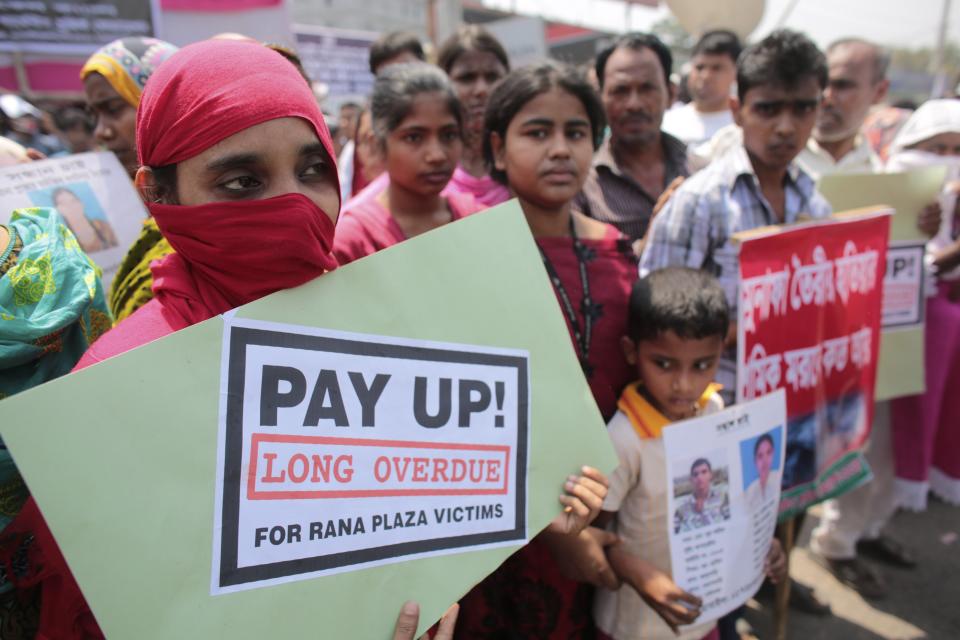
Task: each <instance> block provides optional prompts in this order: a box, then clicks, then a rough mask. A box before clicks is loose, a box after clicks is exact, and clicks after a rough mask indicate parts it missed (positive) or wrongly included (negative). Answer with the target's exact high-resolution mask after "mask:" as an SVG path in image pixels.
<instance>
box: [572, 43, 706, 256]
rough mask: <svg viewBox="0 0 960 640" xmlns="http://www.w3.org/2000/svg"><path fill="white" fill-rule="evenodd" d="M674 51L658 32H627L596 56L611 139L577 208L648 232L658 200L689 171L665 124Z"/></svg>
mask: <svg viewBox="0 0 960 640" xmlns="http://www.w3.org/2000/svg"><path fill="white" fill-rule="evenodd" d="M672 66H673V58H672V56H671V55H670V50H669V49H668V48H667V47H666V45H664V44H663V42H661V41H660V39H659V38H657V37H656V36H654V35H652V34H647V33H628V34H625V35H623V36H620V37H619V38H618V39H617V40H616V41H615V42H614V43H613V44H612V45H610V46H609V47H607V48H606V49H604V50H603V51H601V52H600V53H599V54H598V55H597V61H596V72H597V81H598V82H599V83H600V97H601V99H602V100H603V108H604V110H605V111H606V114H607V121H608V123H609V125H610V138H609V139H608V140H606V141H605V142H604V143H603V146H601V147H600V149H599V150H598V151H597V153H596V155H595V156H594V160H593V166H592V168H591V170H590V174H589V175H588V176H587V181H586V183H584V185H583V190H582V191H581V193H580V194H579V195H578V196H577V197H576V199H574V201H573V209H574V210H575V211H579V212H580V213H583V214H584V215H588V216H590V217H591V218H596V219H597V220H601V221H603V222H607V223H609V224H612V225H614V226H615V227H617V228H618V229H620V231H621V232H623V233H624V234H625V235H627V236H628V237H629V238H630V239H631V240H633V241H638V240H640V238H643V237H644V235H645V234H646V231H647V226H648V224H649V222H650V218H651V215H652V212H653V207H654V204H656V202H657V199H658V198H659V197H660V194H661V193H663V191H664V189H665V187H666V186H667V185H668V184H670V183H671V182H673V180H674V179H675V178H677V177H682V176H687V175H689V171H688V169H687V155H686V146H685V145H684V144H683V143H682V142H680V141H679V140H677V139H676V138H674V137H673V136H671V135H669V134H667V133H664V132H663V131H661V129H660V125H661V123H662V121H663V113H664V111H666V109H667V107H668V106H669V104H670V102H671V96H670V88H669V87H670V70H671V67H672Z"/></svg>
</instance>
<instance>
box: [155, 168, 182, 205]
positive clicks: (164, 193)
mask: <svg viewBox="0 0 960 640" xmlns="http://www.w3.org/2000/svg"><path fill="white" fill-rule="evenodd" d="M150 169H151V171H153V180H154V182H155V183H156V185H157V190H156V193H155V194H154V195H155V197H154V201H155V202H163V203H165V204H180V201H179V198H178V197H177V165H176V164H167V165H164V166H162V167H150Z"/></svg>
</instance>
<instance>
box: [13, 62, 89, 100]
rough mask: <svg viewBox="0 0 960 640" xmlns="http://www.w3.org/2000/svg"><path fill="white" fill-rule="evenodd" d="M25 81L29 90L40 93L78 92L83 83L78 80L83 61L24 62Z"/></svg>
mask: <svg viewBox="0 0 960 640" xmlns="http://www.w3.org/2000/svg"><path fill="white" fill-rule="evenodd" d="M23 66H24V69H26V72H27V82H28V83H29V84H30V90H31V91H36V92H40V93H46V92H51V93H67V92H70V93H80V92H82V91H83V83H82V82H80V69H82V68H83V62H79V61H78V62H54V61H42V62H25V63H24V65H23Z"/></svg>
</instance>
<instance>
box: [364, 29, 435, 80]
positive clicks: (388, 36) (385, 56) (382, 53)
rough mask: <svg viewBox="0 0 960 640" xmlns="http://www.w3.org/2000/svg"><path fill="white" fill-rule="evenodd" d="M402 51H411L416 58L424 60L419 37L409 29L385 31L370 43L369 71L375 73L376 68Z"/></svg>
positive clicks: (424, 56)
mask: <svg viewBox="0 0 960 640" xmlns="http://www.w3.org/2000/svg"><path fill="white" fill-rule="evenodd" d="M404 51H406V52H408V53H412V54H413V55H414V56H416V58H417V59H418V60H426V59H427V56H426V55H424V53H423V45H422V44H420V38H418V37H417V36H416V34H413V33H410V32H409V31H391V32H389V33H385V34H383V35H382V36H380V37H379V38H377V40H376V41H375V42H374V43H373V44H372V45H370V73H372V74H374V75H376V73H377V69H378V68H380V65H382V64H383V63H384V62H386V61H387V60H389V59H390V58H393V57H396V56H398V55H400V54H401V53H403V52H404Z"/></svg>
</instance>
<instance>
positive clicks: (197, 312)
mask: <svg viewBox="0 0 960 640" xmlns="http://www.w3.org/2000/svg"><path fill="white" fill-rule="evenodd" d="M288 117H299V118H303V119H304V120H306V121H307V122H308V123H310V125H312V126H313V129H314V131H315V132H316V134H317V137H318V138H319V140H320V142H321V144H322V145H323V147H324V149H325V150H326V152H327V155H328V156H329V158H330V161H331V162H334V158H335V156H334V152H333V141H332V140H331V138H330V131H329V130H328V129H327V125H326V123H325V122H324V119H323V115H322V114H321V113H320V108H319V106H318V105H317V101H316V99H315V98H314V96H313V92H312V91H311V90H310V87H309V86H307V84H306V82H304V80H303V77H301V76H300V74H299V72H298V71H297V70H296V68H294V66H293V65H292V64H291V63H290V62H289V61H288V60H286V59H284V58H283V56H281V55H280V54H278V53H276V52H275V51H271V50H270V49H267V48H266V47H264V46H262V45H260V44H258V43H255V42H238V41H228V40H208V41H205V42H199V43H197V44H192V45H190V46H187V47H184V48H183V49H181V50H180V51H179V52H177V53H176V54H174V55H173V56H171V57H170V59H169V60H167V61H166V62H165V63H164V64H163V65H161V66H160V67H159V68H158V69H157V71H156V72H155V73H154V74H153V75H152V76H151V77H150V81H149V82H148V83H147V85H146V88H145V89H144V92H143V96H142V97H141V101H140V108H139V110H138V111H137V152H138V155H139V160H140V164H141V165H144V166H149V167H162V166H166V165H171V164H177V163H179V162H182V161H184V160H187V159H189V158H192V157H194V156H196V155H198V154H200V153H202V152H203V151H206V150H207V149H209V148H210V147H211V146H213V145H215V144H217V143H218V142H220V141H222V140H224V139H225V138H228V137H230V136H232V135H234V134H235V133H239V132H240V131H243V130H244V129H248V128H250V127H252V126H255V125H258V124H261V123H263V122H267V121H268V120H274V119H277V118H288ZM338 189H339V186H338ZM147 206H148V208H149V209H150V213H151V214H152V215H153V216H154V218H155V219H156V221H157V226H159V227H160V231H161V232H162V233H163V235H164V237H166V238H167V240H168V241H169V242H170V244H171V245H172V246H173V248H174V249H175V250H176V252H177V253H175V254H172V255H170V256H168V257H166V258H164V259H163V260H162V261H160V262H158V263H155V264H154V265H153V266H152V269H153V273H154V285H153V290H154V293H155V294H156V297H157V299H158V300H159V301H160V303H161V304H162V305H163V306H164V307H165V308H166V309H167V310H168V311H171V312H173V314H174V315H175V316H177V317H178V319H179V320H180V324H182V326H184V327H185V326H189V325H191V324H194V323H196V322H201V321H203V320H206V319H207V318H210V317H212V316H214V315H216V314H219V313H223V312H224V311H227V310H229V309H232V308H234V307H237V306H239V305H242V304H245V303H247V302H250V301H252V300H255V299H257V298H259V297H261V296H264V295H267V294H269V293H272V292H274V291H279V290H281V289H288V288H291V287H295V286H298V285H300V284H303V283H304V282H307V281H309V280H312V279H313V278H315V277H317V276H319V275H320V274H322V273H324V272H325V271H330V270H332V269H334V268H336V260H335V258H334V257H333V255H332V254H331V248H332V245H333V230H334V225H333V222H331V220H330V219H329V217H328V216H327V215H326V214H325V213H324V212H323V211H321V210H320V209H319V207H317V206H316V205H315V204H313V202H312V201H311V200H310V199H309V198H307V197H306V196H303V195H300V194H288V195H284V196H280V197H277V198H271V199H268V200H253V201H243V202H217V203H211V204H206V205H202V206H197V207H194V206H179V205H163V204H158V203H148V205H147Z"/></svg>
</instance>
